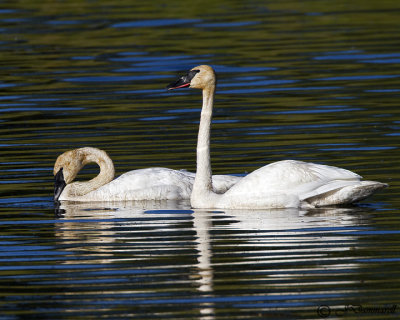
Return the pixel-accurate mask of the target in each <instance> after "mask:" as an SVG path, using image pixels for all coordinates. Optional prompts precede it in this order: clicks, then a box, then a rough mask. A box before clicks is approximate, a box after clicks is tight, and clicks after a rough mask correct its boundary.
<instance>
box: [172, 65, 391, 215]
mask: <svg viewBox="0 0 400 320" xmlns="http://www.w3.org/2000/svg"><path fill="white" fill-rule="evenodd" d="M215 86H216V77H215V73H214V70H213V69H212V68H211V67H210V66H206V65H201V66H198V67H195V68H193V69H191V70H190V71H189V73H188V74H187V75H185V76H183V77H181V78H180V79H179V80H178V81H176V82H174V83H172V84H170V85H169V86H167V88H168V89H169V90H171V89H177V88H184V87H190V88H196V89H202V91H203V106H202V110H201V118H200V126H199V134H198V141H197V172H196V178H195V182H194V185H193V191H192V194H191V198H190V202H191V205H192V207H194V208H209V209H210V208H221V209H262V208H297V207H311V208H312V207H320V206H330V205H340V204H350V203H354V202H357V201H360V200H362V199H365V198H366V197H368V196H370V195H371V194H372V193H373V192H375V191H376V190H379V189H382V188H384V187H386V186H387V185H386V184H384V183H380V182H375V181H361V177H360V176H359V175H357V174H355V173H353V172H351V171H348V170H345V169H341V168H336V167H331V166H326V165H320V164H314V163H306V162H302V161H294V160H286V161H278V162H274V163H271V164H269V165H266V166H264V167H262V168H259V169H257V170H255V171H253V172H252V173H250V174H249V175H247V176H246V177H244V178H243V179H242V180H240V181H239V182H238V183H236V184H235V185H234V186H233V187H232V188H230V189H229V190H228V191H227V192H226V193H224V194H216V193H215V192H213V190H212V187H211V186H212V176H211V163H210V127H211V117H212V110H213V103H214V93H215Z"/></svg>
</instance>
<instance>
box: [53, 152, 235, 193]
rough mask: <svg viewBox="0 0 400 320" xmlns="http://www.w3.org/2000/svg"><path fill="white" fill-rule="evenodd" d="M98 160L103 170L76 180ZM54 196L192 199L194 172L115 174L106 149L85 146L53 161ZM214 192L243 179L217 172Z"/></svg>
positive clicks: (154, 170) (158, 170)
mask: <svg viewBox="0 0 400 320" xmlns="http://www.w3.org/2000/svg"><path fill="white" fill-rule="evenodd" d="M91 162H94V163H97V164H98V165H99V167H100V173H99V175H98V176H96V177H95V178H93V179H91V180H89V181H85V182H73V180H74V179H75V177H76V175H77V174H78V172H79V171H80V170H81V169H82V168H83V167H84V166H85V165H86V164H88V163H91ZM54 176H55V184H54V200H55V201H58V200H72V201H125V200H184V199H189V198H190V194H191V191H192V186H193V182H194V179H195V174H194V173H191V172H187V171H177V170H172V169H168V168H148V169H138V170H132V171H129V172H126V173H124V174H122V175H121V176H120V177H118V178H117V179H115V180H113V178H114V165H113V162H112V161H111V159H110V157H109V156H108V155H107V153H106V152H104V151H103V150H100V149H97V148H91V147H84V148H79V149H75V150H70V151H67V152H64V153H63V154H62V155H60V156H59V157H58V158H57V160H56V163H55V165H54ZM213 179H214V188H215V192H217V193H218V192H221V193H223V192H225V191H226V190H228V189H229V188H230V187H231V186H232V185H233V184H235V183H236V182H237V181H239V180H240V179H241V177H235V176H214V177H213Z"/></svg>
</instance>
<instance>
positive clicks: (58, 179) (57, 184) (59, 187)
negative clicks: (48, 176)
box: [54, 168, 67, 201]
mask: <svg viewBox="0 0 400 320" xmlns="http://www.w3.org/2000/svg"><path fill="white" fill-rule="evenodd" d="M54 178H55V180H54V201H58V198H59V197H60V195H61V193H62V192H63V190H64V188H65V186H66V185H67V184H66V183H65V180H64V174H63V168H61V169H60V170H58V172H57V174H56V176H55V177H54Z"/></svg>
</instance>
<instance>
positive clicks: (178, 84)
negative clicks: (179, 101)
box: [167, 70, 200, 90]
mask: <svg viewBox="0 0 400 320" xmlns="http://www.w3.org/2000/svg"><path fill="white" fill-rule="evenodd" d="M199 72H200V70H190V71H189V72H188V73H187V74H186V75H184V76H182V77H180V78H179V79H178V80H177V81H175V82H172V83H170V84H169V85H167V89H168V90H173V89H179V88H185V87H189V86H190V81H192V79H193V78H194V76H195V75H196V74H197V73H199Z"/></svg>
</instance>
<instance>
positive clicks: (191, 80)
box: [167, 65, 216, 90]
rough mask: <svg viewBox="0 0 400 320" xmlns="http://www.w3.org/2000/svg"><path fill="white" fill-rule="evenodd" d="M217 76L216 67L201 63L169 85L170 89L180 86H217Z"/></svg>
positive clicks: (204, 87)
mask: <svg viewBox="0 0 400 320" xmlns="http://www.w3.org/2000/svg"><path fill="white" fill-rule="evenodd" d="M215 84H216V76H215V72H214V69H213V68H212V67H210V66H207V65H201V66H197V67H194V68H193V69H191V70H190V71H189V72H188V73H187V74H186V75H184V76H182V77H180V78H179V79H178V80H177V81H175V82H173V83H171V84H169V85H168V86H167V89H168V90H172V89H179V88H185V87H189V88H195V89H206V88H208V87H215Z"/></svg>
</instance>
